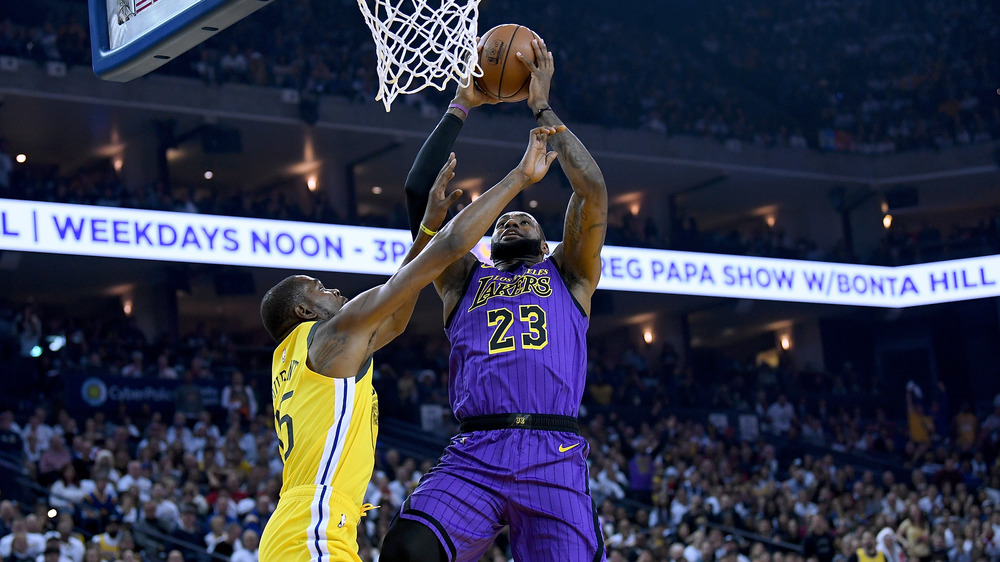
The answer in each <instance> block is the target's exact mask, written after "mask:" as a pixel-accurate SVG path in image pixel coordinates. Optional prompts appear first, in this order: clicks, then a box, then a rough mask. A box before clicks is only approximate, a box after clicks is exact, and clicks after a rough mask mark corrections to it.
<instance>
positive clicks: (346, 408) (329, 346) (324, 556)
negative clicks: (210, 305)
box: [260, 127, 557, 562]
mask: <svg viewBox="0 0 1000 562" xmlns="http://www.w3.org/2000/svg"><path fill="white" fill-rule="evenodd" d="M556 132H557V130H556V128H554V127H538V128H536V129H533V130H532V131H531V134H530V136H529V140H528V148H527V150H526V151H525V153H524V156H523V157H522V158H521V162H520V163H519V164H518V166H517V167H516V168H514V169H513V170H512V171H511V172H510V173H509V174H507V176H506V177H505V178H504V179H503V180H502V181H500V183H498V184H496V185H494V186H493V187H492V188H490V189H489V190H488V191H486V192H485V193H484V194H483V195H482V196H481V197H479V198H478V199H476V200H475V201H474V202H472V203H471V204H469V206H467V207H466V208H465V209H463V210H462V212H460V213H459V214H458V215H457V216H456V217H455V218H454V219H453V220H452V221H450V222H449V223H448V225H447V226H445V227H444V228H443V229H441V232H440V233H436V232H435V229H436V228H438V227H439V226H440V225H441V223H442V222H443V221H444V215H445V212H446V211H447V208H448V206H449V205H450V204H451V203H452V202H454V201H455V200H456V199H457V197H458V196H459V195H461V191H460V190H455V192H453V193H452V194H451V195H450V196H447V197H446V196H445V195H444V193H445V186H446V185H447V183H448V181H449V180H450V179H451V178H452V177H454V175H455V174H454V169H455V163H456V160H455V155H454V154H452V155H451V157H450V158H449V160H448V162H447V163H446V164H445V166H444V167H443V168H442V169H441V171H440V173H439V174H438V176H437V179H436V180H435V184H434V188H433V190H432V194H431V198H430V201H428V204H427V208H426V210H425V212H424V221H425V222H423V223H422V228H421V229H420V230H421V234H420V236H418V237H417V239H416V240H415V241H414V243H413V246H412V247H411V248H410V251H409V252H408V253H407V255H406V258H405V259H404V261H403V265H402V266H401V267H400V269H399V271H397V272H396V273H395V274H394V275H393V276H392V277H390V278H389V280H388V281H386V282H385V283H384V284H382V285H379V286H377V287H374V288H372V289H369V290H367V291H365V292H363V293H361V294H360V295H358V296H357V297H355V298H353V299H351V300H348V299H347V298H346V297H344V296H342V295H341V294H340V292H339V291H338V290H336V289H332V290H331V289H326V288H325V287H324V286H323V284H322V283H320V282H319V280H317V279H314V278H312V277H307V276H305V275H294V276H291V277H288V278H286V279H284V280H282V281H281V282H279V283H278V284H277V285H275V286H274V287H272V288H271V289H270V290H269V291H268V292H267V294H265V295H264V299H263V301H262V302H261V307H260V308H261V319H262V320H263V322H264V327H265V328H266V329H267V331H268V333H269V334H270V335H271V337H272V338H274V340H275V341H276V342H278V347H277V348H276V349H275V351H274V359H273V362H272V384H271V396H272V397H271V400H272V402H273V404H274V415H275V430H276V431H277V433H278V440H279V451H278V452H279V454H280V455H281V456H282V458H283V460H284V463H285V465H284V470H283V472H282V479H283V482H282V487H281V497H280V499H279V501H278V507H277V509H276V510H275V512H274V514H273V515H272V516H271V518H270V520H269V521H268V523H267V527H266V528H265V529H264V535H263V537H262V538H261V544H260V560H261V561H262V562H272V561H273V562H298V561H305V560H310V561H313V560H315V561H323V562H327V561H348V560H352V561H359V560H360V558H359V557H358V554H357V551H358V544H357V526H358V521H359V520H360V517H361V515H362V513H363V511H364V509H365V508H364V507H363V506H362V501H363V498H364V492H365V488H366V486H367V484H368V480H369V479H370V478H371V473H372V469H373V468H374V458H375V457H374V453H375V439H376V436H377V433H378V427H377V426H378V399H377V397H376V396H375V391H374V389H373V388H372V382H371V379H372V377H371V370H372V354H373V353H374V352H375V351H376V350H377V349H379V348H381V347H382V346H384V345H385V344H387V343H389V342H390V341H392V339H393V338H395V337H396V336H397V335H399V334H400V333H401V332H402V330H403V328H405V326H406V323H407V322H408V321H409V318H410V315H411V314H412V312H413V307H414V305H415V303H416V299H417V296H418V295H419V293H420V290H421V289H422V288H423V287H424V286H426V285H427V284H429V283H430V282H431V281H433V280H434V279H435V278H436V277H437V276H438V275H440V274H441V272H442V271H444V269H445V268H446V267H447V266H448V265H450V264H451V263H452V262H454V261H455V260H457V259H459V258H460V257H462V256H464V255H465V254H466V253H467V252H468V251H469V250H471V249H472V248H473V247H474V246H475V244H476V243H477V242H478V241H479V240H480V239H481V238H482V236H483V234H484V233H485V232H486V230H487V229H488V228H489V227H491V226H492V223H493V221H494V219H496V217H497V215H499V214H500V212H501V211H502V210H503V209H504V207H505V206H506V205H507V204H508V203H509V202H510V201H511V200H512V199H513V198H514V196H515V195H517V194H518V193H520V192H521V190H523V189H524V188H526V187H527V186H529V185H531V184H533V183H535V182H537V181H539V180H540V179H542V178H543V177H544V176H545V174H546V172H547V171H548V169H549V166H550V165H551V164H552V162H553V161H554V160H555V158H556V156H557V154H556V153H555V152H546V143H547V141H548V139H549V137H550V136H552V135H553V134H555V133H556ZM456 193H457V195H456ZM435 234H436V235H435ZM424 246H426V248H424ZM421 249H423V251H421Z"/></svg>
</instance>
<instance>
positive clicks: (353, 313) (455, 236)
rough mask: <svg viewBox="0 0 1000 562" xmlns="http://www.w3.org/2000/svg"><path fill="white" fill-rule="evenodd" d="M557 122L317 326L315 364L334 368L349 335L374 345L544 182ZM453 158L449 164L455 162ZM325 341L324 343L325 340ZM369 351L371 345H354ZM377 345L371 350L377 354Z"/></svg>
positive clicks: (552, 158)
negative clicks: (393, 319)
mask: <svg viewBox="0 0 1000 562" xmlns="http://www.w3.org/2000/svg"><path fill="white" fill-rule="evenodd" d="M555 131H556V129H554V128H552V127H538V128H535V129H532V131H531V134H530V138H529V141H528V148H527V150H526V151H525V153H524V156H523V157H522V158H521V162H520V163H519V164H518V166H517V167H516V168H514V169H513V170H511V172H510V173H508V174H507V176H506V177H505V178H504V179H503V180H501V181H500V182H499V183H497V184H496V185H494V186H493V187H491V188H490V189H489V190H487V191H486V192H485V193H484V194H483V195H482V196H480V197H479V198H478V199H476V200H475V201H473V202H472V203H470V204H469V206H468V207H466V208H465V209H463V210H462V212H460V213H459V214H458V215H457V216H456V217H455V219H454V220H452V221H451V222H449V223H448V224H447V225H446V226H445V227H444V228H443V229H441V231H440V232H438V233H437V234H436V235H435V236H434V239H433V240H431V242H430V244H428V245H427V247H426V248H425V249H424V251H422V252H420V254H419V255H417V256H416V257H415V258H414V259H413V261H412V262H410V263H408V264H407V265H405V266H403V267H402V268H400V270H399V271H397V272H396V273H395V274H394V275H393V276H392V277H390V278H389V280H388V281H386V283H385V284H384V285H379V286H378V287H375V288H373V289H369V290H368V291H365V292H364V293H362V294H360V295H358V296H357V297H355V298H354V299H351V300H350V301H348V302H347V303H346V304H344V305H343V308H342V309H341V310H340V311H339V312H338V313H337V314H336V315H335V316H333V318H332V319H331V320H330V321H328V322H323V323H321V324H320V325H319V327H318V328H317V336H316V338H315V340H314V342H313V345H311V346H310V348H309V359H310V362H311V366H312V368H313V369H314V370H316V371H317V372H325V371H323V369H329V368H330V365H331V363H333V362H334V361H335V360H336V359H337V358H338V357H339V356H340V355H341V354H342V353H344V351H345V350H344V347H345V346H349V345H352V344H351V343H350V342H347V341H346V340H347V339H348V338H347V336H346V335H345V333H346V332H348V331H350V332H351V333H354V334H365V333H368V334H371V336H370V337H368V338H353V339H354V340H359V339H360V340H361V341H355V342H354V343H353V345H359V344H360V345H364V346H368V347H371V346H373V345H374V343H375V341H374V332H375V331H376V329H377V328H378V327H379V326H380V325H381V324H382V323H383V322H385V320H386V319H387V318H389V317H390V316H391V315H392V314H393V313H395V312H396V310H397V309H399V308H400V307H401V306H403V304H404V303H406V302H407V301H408V300H409V299H412V298H416V295H418V294H419V292H420V290H421V289H422V288H423V287H425V286H426V285H427V284H428V283H430V282H431V281H432V280H434V278H436V277H437V276H438V275H440V274H441V272H442V271H444V269H445V268H446V267H447V266H448V265H449V264H451V263H452V262H454V261H455V260H457V259H459V258H461V257H462V256H464V255H466V254H467V253H468V252H469V250H471V249H472V248H473V247H474V246H475V245H476V243H477V242H479V240H480V239H481V238H482V236H483V233H484V232H486V230H487V229H488V228H489V227H490V226H491V225H492V224H493V221H494V219H496V217H497V215H499V214H500V211H502V210H503V209H504V207H506V206H507V204H508V203H510V201H511V200H512V199H513V198H514V197H515V196H516V195H517V194H518V193H520V192H521V190H523V189H524V188H526V187H527V186H529V185H531V184H533V183H536V182H538V181H539V180H541V179H542V178H543V177H545V174H546V173H547V172H548V170H549V166H551V165H552V162H554V161H555V159H556V157H557V153H556V152H546V145H547V142H548V140H549V138H550V137H551V136H552V135H553V134H554V133H555ZM452 165H453V164H452V163H451V162H449V163H448V166H452ZM320 342H321V343H320ZM352 351H353V352H354V353H358V354H363V353H364V352H365V350H359V349H354V350H352ZM371 351H374V350H373V349H368V350H367V353H369V354H370V353H371Z"/></svg>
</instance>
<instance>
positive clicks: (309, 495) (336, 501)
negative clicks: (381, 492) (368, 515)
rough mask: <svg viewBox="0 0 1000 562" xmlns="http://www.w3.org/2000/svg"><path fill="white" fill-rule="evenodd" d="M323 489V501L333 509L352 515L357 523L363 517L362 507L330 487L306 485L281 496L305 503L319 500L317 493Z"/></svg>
mask: <svg viewBox="0 0 1000 562" xmlns="http://www.w3.org/2000/svg"><path fill="white" fill-rule="evenodd" d="M321 489H322V492H323V493H322V496H323V501H324V502H326V503H327V504H328V505H330V506H331V507H334V508H337V509H339V510H342V511H344V512H346V513H349V514H351V515H352V518H353V519H354V520H355V521H357V518H358V517H360V516H361V507H360V506H358V504H356V503H355V502H354V500H353V499H351V498H350V497H349V496H347V495H346V494H344V493H343V492H339V491H337V490H334V489H333V488H332V487H330V486H317V485H313V484H306V485H302V486H295V487H294V488H291V489H289V490H285V491H284V492H283V493H282V494H281V498H282V499H289V500H305V501H309V502H312V501H316V500H317V499H318V498H319V495H318V494H317V492H319V491H320V490H321Z"/></svg>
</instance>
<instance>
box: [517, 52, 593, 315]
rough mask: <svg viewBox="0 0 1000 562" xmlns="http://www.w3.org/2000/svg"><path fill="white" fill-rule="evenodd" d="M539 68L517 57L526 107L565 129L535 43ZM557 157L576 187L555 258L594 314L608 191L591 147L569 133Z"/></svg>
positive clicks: (548, 60)
mask: <svg viewBox="0 0 1000 562" xmlns="http://www.w3.org/2000/svg"><path fill="white" fill-rule="evenodd" d="M532 49H533V50H534V54H535V62H534V63H533V62H531V61H530V60H528V59H527V58H525V57H524V56H523V54H522V53H518V58H519V59H520V60H521V62H522V64H525V65H526V66H528V68H529V69H530V70H531V84H530V86H529V88H528V107H529V108H531V111H532V113H533V114H534V115H535V119H536V120H537V121H538V124H539V125H542V126H548V127H565V125H564V124H563V122H562V121H561V120H560V119H559V117H558V116H556V114H555V112H554V111H553V110H552V108H551V107H550V106H549V87H550V86H551V84H552V74H553V72H554V70H555V67H554V61H553V56H552V53H551V52H550V51H549V50H548V49H547V48H546V46H545V42H544V41H541V40H534V41H532ZM549 142H550V143H551V144H552V146H553V148H555V149H556V150H557V151H558V152H559V165H560V166H561V167H562V169H563V173H565V174H566V177H567V178H569V182H570V185H572V186H573V195H572V196H570V199H569V205H568V206H567V208H566V220H565V223H564V225H563V239H562V243H561V244H560V245H559V247H558V248H556V251H555V252H554V253H553V258H555V260H556V262H557V263H558V264H559V269H560V272H561V273H562V274H563V276H564V277H565V278H566V281H567V283H568V284H569V286H570V290H572V291H573V296H574V297H576V299H577V301H579V302H580V304H581V305H582V306H583V307H584V309H585V310H586V312H587V313H588V314H589V313H590V298H591V296H593V294H594V291H595V290H596V289H597V283H598V281H600V278H601V248H602V247H603V246H604V236H605V233H606V232H607V226H608V225H607V221H608V190H607V186H606V185H605V184H604V175H603V174H602V173H601V169H600V168H599V167H598V166H597V162H596V161H595V160H594V157H593V156H591V154H590V152H589V151H588V150H587V147H585V146H584V145H583V143H582V142H580V139H578V138H577V137H576V135H574V134H573V132H572V131H570V130H569V129H566V130H564V131H562V132H560V133H558V134H556V135H554V136H553V137H552V139H551V140H550V141H549Z"/></svg>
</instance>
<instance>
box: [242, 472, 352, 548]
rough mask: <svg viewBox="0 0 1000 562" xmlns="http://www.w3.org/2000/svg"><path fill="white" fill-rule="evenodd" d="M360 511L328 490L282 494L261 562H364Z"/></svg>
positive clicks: (302, 489) (266, 531) (318, 488)
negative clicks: (360, 555)
mask: <svg viewBox="0 0 1000 562" xmlns="http://www.w3.org/2000/svg"><path fill="white" fill-rule="evenodd" d="M360 518H361V511H360V510H359V509H358V506H357V505H356V504H355V503H354V502H353V501H352V500H351V499H350V498H348V497H347V496H345V495H344V494H341V493H340V492H336V491H334V490H333V489H331V488H329V487H326V486H297V487H295V488H292V489H291V490H289V491H287V492H285V493H284V494H282V496H281V499H280V500H279V501H278V508H277V509H275V510H274V513H273V514H272V515H271V518H270V519H269V520H268V522H267V527H265V528H264V535H263V536H262V537H261V540H260V551H259V552H260V555H259V559H260V562H307V561H309V562H313V561H315V562H361V558H359V557H358V520H359V519H360Z"/></svg>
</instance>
